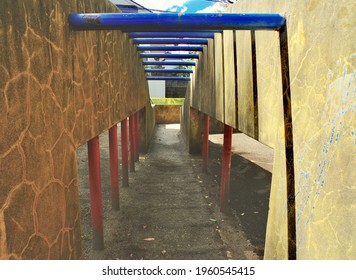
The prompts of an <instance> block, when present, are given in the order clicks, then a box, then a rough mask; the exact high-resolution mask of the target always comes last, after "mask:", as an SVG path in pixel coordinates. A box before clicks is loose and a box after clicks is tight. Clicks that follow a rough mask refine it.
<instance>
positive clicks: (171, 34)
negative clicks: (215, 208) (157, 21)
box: [129, 30, 221, 39]
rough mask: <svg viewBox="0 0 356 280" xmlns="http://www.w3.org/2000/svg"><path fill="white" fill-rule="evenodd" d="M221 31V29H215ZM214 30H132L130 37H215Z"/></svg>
mask: <svg viewBox="0 0 356 280" xmlns="http://www.w3.org/2000/svg"><path fill="white" fill-rule="evenodd" d="M214 32H221V30H214ZM214 32H210V31H205V32H204V31H202V32H130V33H129V37H130V38H206V39H208V38H210V39H213V38H214Z"/></svg>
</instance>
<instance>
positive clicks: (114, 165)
mask: <svg viewBox="0 0 356 280" xmlns="http://www.w3.org/2000/svg"><path fill="white" fill-rule="evenodd" d="M109 150H110V179H111V180H110V182H111V206H112V208H113V209H115V210H119V209H120V202H119V201H120V200H119V197H120V193H119V153H118V147H117V125H116V124H115V125H114V126H113V127H111V128H110V129H109Z"/></svg>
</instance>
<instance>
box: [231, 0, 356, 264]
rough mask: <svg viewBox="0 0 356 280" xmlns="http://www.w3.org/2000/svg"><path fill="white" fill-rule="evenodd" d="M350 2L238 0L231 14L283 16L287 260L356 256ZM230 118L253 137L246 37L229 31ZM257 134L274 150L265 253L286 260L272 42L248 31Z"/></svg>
mask: <svg viewBox="0 0 356 280" xmlns="http://www.w3.org/2000/svg"><path fill="white" fill-rule="evenodd" d="M355 9H356V3H355V1H352V0H340V1H321V0H320V1H319V0H312V1H298V0H288V1H287V0H284V1H277V0H268V1H267V0H254V1H249V0H240V1H238V3H237V4H235V5H234V6H233V8H232V10H231V11H233V12H242V13H245V12H246V13H251V12H252V13H254V12H258V13H280V14H283V15H286V18H287V25H288V35H289V41H288V44H289V63H290V75H291V93H292V105H293V125H294V127H293V128H294V129H293V132H294V145H295V175H296V193H295V196H296V207H297V209H296V214H297V258H298V259H355V258H356V235H355V232H356V224H355V222H354V220H355V218H356V207H355V205H356V203H355V201H356V184H355V182H356V173H355V171H354V169H355V168H354V167H355V166H356V136H355V135H356V133H355V131H356V117H355V110H356V95H355V66H356V56H355V49H356V41H355V38H356V29H355V24H356V17H355ZM236 39H237V58H238V74H239V78H238V94H239V96H238V100H239V105H238V124H239V129H240V130H242V131H243V132H245V133H247V134H250V135H253V134H254V126H253V113H252V112H253V106H254V105H253V104H252V99H251V97H252V94H253V92H252V81H251V72H252V65H251V57H252V55H251V36H250V33H249V32H248V31H238V32H237V34H236ZM256 50H257V87H258V100H259V101H258V105H259V115H258V119H259V140H260V141H261V142H263V143H265V144H267V145H269V146H271V147H274V149H275V153H274V154H275V159H274V167H273V178H272V190H271V197H270V211H269V216H268V227H267V239H266V246H265V258H266V259H285V258H287V248H286V245H287V225H286V217H287V214H286V186H285V182H286V174H285V162H284V144H283V141H284V140H283V139H284V131H283V113H282V92H281V90H282V89H281V74H280V72H281V71H280V59H279V41H278V34H277V33H276V32H267V31H258V32H256Z"/></svg>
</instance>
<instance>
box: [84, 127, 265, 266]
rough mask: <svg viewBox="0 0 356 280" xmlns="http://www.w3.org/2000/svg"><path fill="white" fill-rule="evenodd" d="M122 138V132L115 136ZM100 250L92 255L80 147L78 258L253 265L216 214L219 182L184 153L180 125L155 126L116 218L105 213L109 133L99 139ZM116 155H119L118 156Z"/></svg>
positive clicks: (228, 222)
mask: <svg viewBox="0 0 356 280" xmlns="http://www.w3.org/2000/svg"><path fill="white" fill-rule="evenodd" d="M118 131H120V129H118ZM100 145H101V174H102V183H103V184H102V192H103V211H104V240H105V249H104V250H103V251H94V250H92V249H91V224H90V223H91V221H90V200H89V189H88V176H87V166H86V165H87V161H86V153H87V152H86V146H82V147H81V148H80V149H79V150H78V163H79V172H80V174H79V180H80V182H79V186H80V197H81V215H82V237H83V252H84V258H86V259H216V260H217V259H229V258H231V259H258V258H261V257H262V256H261V255H259V256H258V255H257V254H256V252H257V253H260V251H261V248H255V247H254V246H253V245H252V244H251V243H250V241H249V240H248V239H247V238H246V236H245V234H244V230H243V227H242V226H241V221H240V220H239V218H238V217H236V215H233V214H232V213H228V214H221V213H220V211H219V207H218V205H217V202H218V190H219V182H218V180H217V178H216V176H214V175H213V174H211V173H209V174H203V173H202V172H201V157H200V156H192V155H189V154H188V153H187V151H185V150H184V145H183V143H182V139H181V137H180V132H179V125H178V124H175V125H157V126H156V131H155V135H154V137H153V140H152V143H151V146H150V149H149V151H148V153H147V154H146V155H141V156H140V161H139V162H138V163H136V172H134V173H130V175H129V177H130V178H129V187H128V188H122V187H121V186H120V196H121V197H120V208H121V209H120V211H114V210H112V209H111V207H110V179H109V167H108V166H109V165H108V164H109V163H108V149H107V146H108V139H107V134H106V133H104V134H102V135H101V136H100ZM119 150H120V149H119Z"/></svg>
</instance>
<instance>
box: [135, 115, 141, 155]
mask: <svg viewBox="0 0 356 280" xmlns="http://www.w3.org/2000/svg"><path fill="white" fill-rule="evenodd" d="M135 136H136V137H135V161H139V159H140V111H137V112H136V113H135Z"/></svg>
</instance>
